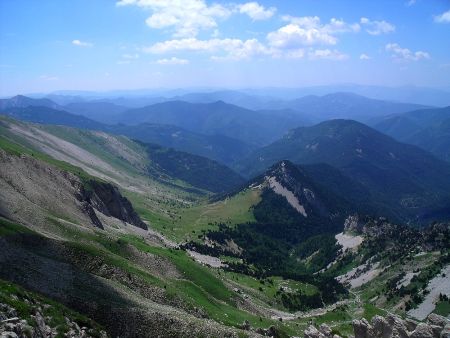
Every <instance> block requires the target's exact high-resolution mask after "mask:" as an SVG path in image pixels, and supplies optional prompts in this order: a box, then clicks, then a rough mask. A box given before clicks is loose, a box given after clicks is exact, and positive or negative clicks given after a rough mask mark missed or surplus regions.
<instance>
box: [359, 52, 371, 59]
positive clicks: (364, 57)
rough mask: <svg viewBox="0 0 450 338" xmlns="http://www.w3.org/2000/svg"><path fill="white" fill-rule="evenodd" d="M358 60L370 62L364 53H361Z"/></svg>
mask: <svg viewBox="0 0 450 338" xmlns="http://www.w3.org/2000/svg"><path fill="white" fill-rule="evenodd" d="M359 59H360V60H370V59H371V57H370V56H369V55H367V54H365V53H362V54H361V55H360V56H359Z"/></svg>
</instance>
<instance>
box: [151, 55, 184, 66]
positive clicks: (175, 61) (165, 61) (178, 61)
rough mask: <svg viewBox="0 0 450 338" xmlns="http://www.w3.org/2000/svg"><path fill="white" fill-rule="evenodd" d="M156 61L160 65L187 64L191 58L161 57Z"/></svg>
mask: <svg viewBox="0 0 450 338" xmlns="http://www.w3.org/2000/svg"><path fill="white" fill-rule="evenodd" d="M156 63H157V64H159V65H187V64H188V63H189V60H186V59H179V58H177V57H171V58H170V59H160V60H158V61H156Z"/></svg>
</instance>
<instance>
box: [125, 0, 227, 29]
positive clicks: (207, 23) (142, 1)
mask: <svg viewBox="0 0 450 338" xmlns="http://www.w3.org/2000/svg"><path fill="white" fill-rule="evenodd" d="M116 4H117V6H127V5H135V6H139V7H141V8H144V9H147V10H150V11H152V15H151V16H150V17H148V18H147V20H146V23H147V25H148V26H149V27H151V28H156V29H163V28H172V29H174V33H173V36H174V37H195V36H197V34H198V33H199V32H200V31H201V30H204V29H213V28H216V27H217V22H216V19H220V18H226V17H228V16H229V15H230V14H231V10H229V9H228V8H225V7H224V6H222V5H219V4H213V5H211V6H208V5H207V4H206V2H205V1H204V0H183V1H180V0H120V1H118V2H117V3H116Z"/></svg>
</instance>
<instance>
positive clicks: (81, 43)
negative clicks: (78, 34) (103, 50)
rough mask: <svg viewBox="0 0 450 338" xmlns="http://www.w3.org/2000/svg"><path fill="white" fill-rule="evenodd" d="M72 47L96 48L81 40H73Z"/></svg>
mask: <svg viewBox="0 0 450 338" xmlns="http://www.w3.org/2000/svg"><path fill="white" fill-rule="evenodd" d="M72 45H75V46H78V47H92V46H94V44H93V43H91V42H86V41H80V40H78V39H77V40H72Z"/></svg>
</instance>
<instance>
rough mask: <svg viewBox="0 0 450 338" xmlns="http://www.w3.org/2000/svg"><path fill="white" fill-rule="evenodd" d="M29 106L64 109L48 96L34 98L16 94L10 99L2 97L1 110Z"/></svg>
mask: <svg viewBox="0 0 450 338" xmlns="http://www.w3.org/2000/svg"><path fill="white" fill-rule="evenodd" d="M29 106H37V107H47V108H52V109H57V110H62V107H61V106H60V105H58V104H56V103H55V102H53V101H52V100H49V99H47V98H42V99H33V98H30V97H27V96H23V95H16V96H13V97H11V98H9V99H0V111H2V110H5V109H10V108H27V107H29Z"/></svg>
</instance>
